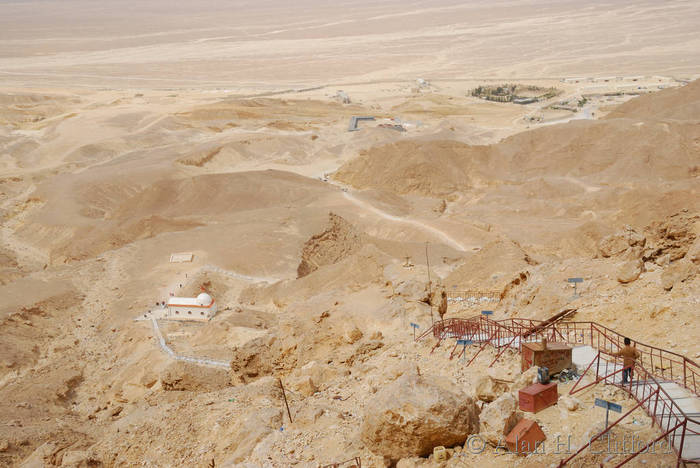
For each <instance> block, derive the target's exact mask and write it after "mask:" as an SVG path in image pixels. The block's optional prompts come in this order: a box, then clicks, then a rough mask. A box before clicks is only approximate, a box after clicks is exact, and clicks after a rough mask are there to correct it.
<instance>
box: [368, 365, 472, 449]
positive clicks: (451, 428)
mask: <svg viewBox="0 0 700 468" xmlns="http://www.w3.org/2000/svg"><path fill="white" fill-rule="evenodd" d="M437 379H439V377H434V378H430V377H422V376H419V375H415V374H412V375H402V376H401V377H399V378H398V379H396V380H395V381H394V382H392V383H390V384H388V385H386V386H384V387H383V388H382V389H381V390H380V391H379V392H377V394H376V395H374V396H373V397H372V398H371V399H370V400H369V401H368V402H367V404H366V406H365V414H364V418H363V422H362V429H361V433H362V440H363V441H364V443H365V444H366V445H367V447H368V448H369V449H370V450H371V451H372V452H374V453H375V454H377V455H381V456H383V457H385V458H387V459H390V460H392V461H393V462H396V461H398V460H400V459H401V458H407V457H412V456H425V455H428V454H430V453H431V452H432V450H433V448H434V447H436V446H438V445H442V446H445V447H453V446H455V445H457V444H462V443H464V441H465V440H466V438H467V437H468V436H469V434H473V433H476V432H477V431H478V427H479V409H478V407H477V406H476V404H475V403H474V401H473V400H472V399H471V398H470V397H469V396H467V395H466V394H464V393H462V392H461V391H460V390H459V389H458V388H457V387H455V386H453V385H448V384H444V383H440V384H438V383H437V382H436V381H437Z"/></svg>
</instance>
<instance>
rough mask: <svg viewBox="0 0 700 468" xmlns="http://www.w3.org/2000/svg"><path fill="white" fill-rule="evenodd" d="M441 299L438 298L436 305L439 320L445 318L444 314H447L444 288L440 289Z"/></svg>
mask: <svg viewBox="0 0 700 468" xmlns="http://www.w3.org/2000/svg"><path fill="white" fill-rule="evenodd" d="M440 296H441V299H440V305H439V306H438V315H439V316H440V320H442V319H444V318H445V315H446V314H447V293H446V292H445V290H444V289H443V290H442V293H441V294H440Z"/></svg>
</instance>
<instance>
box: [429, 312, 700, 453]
mask: <svg viewBox="0 0 700 468" xmlns="http://www.w3.org/2000/svg"><path fill="white" fill-rule="evenodd" d="M429 334H432V335H433V336H434V337H435V338H437V343H436V344H435V346H434V347H433V350H434V349H435V348H437V346H439V344H440V343H441V341H442V340H444V339H445V338H457V339H463V340H471V342H472V343H476V344H478V345H479V350H478V351H477V352H476V354H475V355H474V356H473V357H472V358H471V360H470V361H469V362H468V363H467V364H466V365H467V366H468V365H469V364H471V363H472V362H473V361H474V359H475V358H476V356H478V355H479V353H480V352H481V351H482V350H483V349H484V348H485V347H486V346H488V345H490V346H493V347H494V348H495V349H496V350H498V353H497V354H496V358H495V359H494V360H493V361H492V362H491V364H490V365H489V367H490V366H492V365H493V364H494V363H495V362H496V361H497V360H498V359H499V358H500V356H501V355H502V354H503V353H504V352H505V350H507V349H517V350H518V351H519V352H520V351H521V350H522V344H523V343H526V342H535V341H541V340H542V338H547V340H549V341H550V342H555V341H557V342H565V343H568V344H570V345H572V347H573V351H572V360H573V363H574V364H575V365H576V367H577V368H579V369H585V371H584V372H583V375H582V376H581V378H580V379H579V381H578V382H577V383H576V385H574V387H573V388H572V389H571V391H570V394H573V393H576V392H577V391H581V390H582V389H584V388H587V387H589V386H591V385H595V384H597V383H600V382H604V383H605V384H608V385H615V386H617V387H619V388H621V389H623V390H625V391H626V392H627V393H628V394H629V395H630V396H632V398H634V399H635V400H636V401H637V406H639V407H642V408H643V409H644V411H646V412H647V414H649V416H651V418H652V420H653V421H654V423H655V424H658V426H659V428H660V429H661V432H662V435H661V437H660V438H666V440H667V441H668V442H669V443H670V444H671V446H672V447H673V449H674V451H675V452H676V454H677V456H678V463H681V461H683V462H690V463H699V462H700V398H699V397H698V386H699V385H700V366H698V364H696V363H695V362H694V361H692V360H690V359H688V358H686V357H685V356H682V355H680V354H677V353H674V352H672V351H667V350H664V349H661V348H656V347H654V346H650V345H647V344H644V343H640V342H634V341H633V343H634V345H635V346H636V347H637V350H638V351H639V352H640V353H641V357H640V358H639V360H638V364H637V365H636V366H635V370H634V382H632V383H627V384H622V378H621V377H622V370H623V367H622V365H621V364H619V363H618V362H616V361H615V358H614V357H613V356H612V355H611V354H610V352H611V351H617V350H618V349H620V348H621V347H622V346H623V344H622V343H623V340H624V337H623V336H622V335H621V334H619V333H617V332H616V331H614V330H611V329H609V328H607V327H605V326H603V325H600V324H598V323H595V322H554V323H549V324H547V323H545V322H543V321H540V320H531V319H520V318H511V319H506V320H499V321H495V320H491V319H489V318H487V317H486V316H484V315H481V316H476V317H471V318H451V319H446V320H442V321H438V322H435V323H434V324H433V326H432V327H431V328H429V329H428V330H427V331H426V332H424V333H423V334H422V335H421V336H419V337H418V338H417V340H420V339H422V338H424V337H425V336H427V335H429ZM465 350H466V347H464V348H462V350H461V352H459V353H458V354H457V351H458V346H457V343H455V345H454V348H453V349H452V353H450V359H452V358H453V357H454V356H458V357H459V356H461V355H462V353H464V352H465ZM586 375H587V376H589V377H592V378H593V382H592V383H588V384H586V385H584V386H583V387H581V388H578V389H577V387H578V385H579V384H580V383H581V382H582V381H583V377H584V376H586ZM635 408H636V407H635ZM635 408H632V409H635ZM630 411H631V410H630ZM610 427H612V426H610ZM608 430H609V429H606V430H605V431H603V432H601V433H600V434H599V435H598V436H597V437H600V436H601V435H603V434H604V433H605V432H607V431H608ZM594 440H595V439H594ZM585 448H586V446H584V447H582V448H581V449H580V450H579V452H577V453H576V454H574V455H572V456H571V457H569V458H568V459H566V460H562V462H561V464H560V466H564V465H565V464H566V463H568V462H569V461H571V459H573V458H574V457H575V456H576V455H578V453H580V451H583V449H585ZM642 449H643V448H642ZM638 454H639V452H637V453H636V454H632V455H630V456H629V457H628V458H626V459H625V460H624V461H623V462H622V463H620V464H618V465H617V466H621V465H623V464H625V463H627V462H628V461H630V460H631V459H632V458H634V457H635V456H636V455H638Z"/></svg>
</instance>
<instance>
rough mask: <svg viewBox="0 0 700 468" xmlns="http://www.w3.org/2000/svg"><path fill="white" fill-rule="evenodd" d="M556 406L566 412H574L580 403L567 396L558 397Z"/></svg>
mask: <svg viewBox="0 0 700 468" xmlns="http://www.w3.org/2000/svg"><path fill="white" fill-rule="evenodd" d="M557 404H558V405H559V406H561V407H562V408H565V409H567V410H568V411H576V410H577V409H578V408H579V407H580V406H581V402H580V401H578V400H577V399H576V398H574V397H571V396H569V395H562V396H560V397H559V400H558V401H557Z"/></svg>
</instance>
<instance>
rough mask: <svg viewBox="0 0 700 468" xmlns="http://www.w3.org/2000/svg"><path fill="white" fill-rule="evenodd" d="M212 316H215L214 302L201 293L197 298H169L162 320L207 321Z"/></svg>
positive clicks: (207, 295) (208, 296)
mask: <svg viewBox="0 0 700 468" xmlns="http://www.w3.org/2000/svg"><path fill="white" fill-rule="evenodd" d="M214 315H216V302H215V301H214V299H213V298H212V297H211V296H210V295H209V294H207V293H205V292H203V293H200V294H199V296H197V297H171V298H170V299H169V300H168V305H167V311H166V312H165V314H163V316H162V318H164V319H166V320H199V321H208V320H210V319H211V318H212V317H214Z"/></svg>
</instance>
